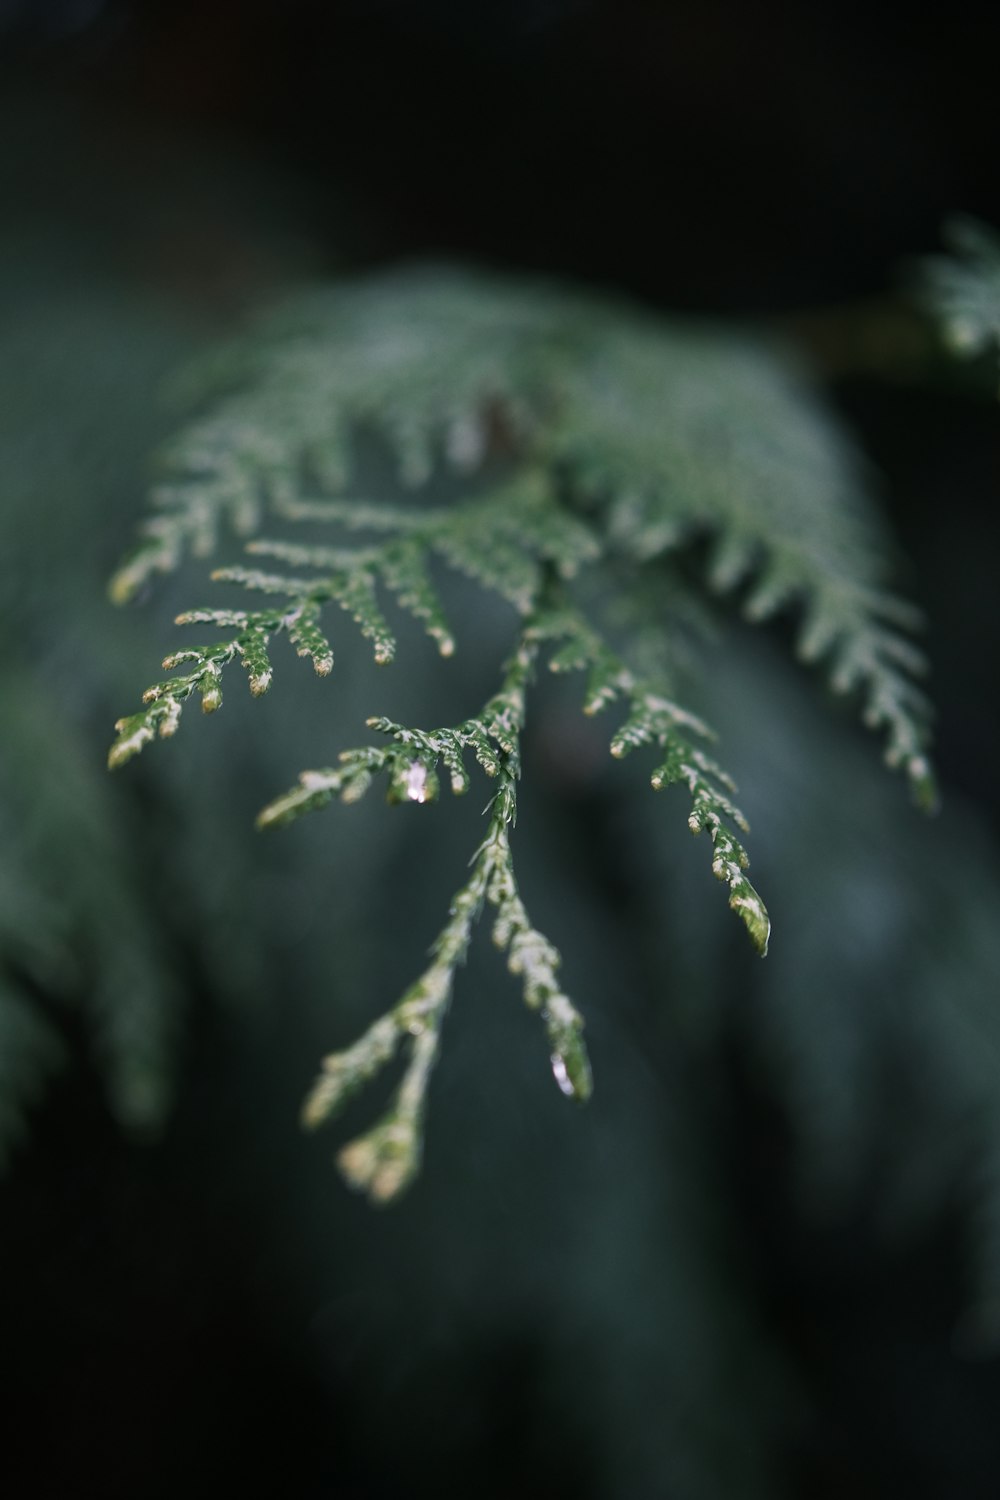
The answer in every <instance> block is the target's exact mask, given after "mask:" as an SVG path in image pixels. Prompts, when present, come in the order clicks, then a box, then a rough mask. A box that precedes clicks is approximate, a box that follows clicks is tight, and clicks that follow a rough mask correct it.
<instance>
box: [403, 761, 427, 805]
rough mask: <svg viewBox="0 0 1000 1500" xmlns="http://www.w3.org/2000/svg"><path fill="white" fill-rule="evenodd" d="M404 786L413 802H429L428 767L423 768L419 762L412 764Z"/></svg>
mask: <svg viewBox="0 0 1000 1500" xmlns="http://www.w3.org/2000/svg"><path fill="white" fill-rule="evenodd" d="M403 784H404V786H405V787H406V795H407V797H409V799H410V801H411V802H426V801H427V767H426V766H422V765H421V764H420V762H419V760H414V761H411V762H410V765H409V767H408V769H407V772H406V775H405V777H404V779H403Z"/></svg>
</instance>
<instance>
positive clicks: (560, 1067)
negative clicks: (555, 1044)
mask: <svg viewBox="0 0 1000 1500" xmlns="http://www.w3.org/2000/svg"><path fill="white" fill-rule="evenodd" d="M549 1062H550V1063H551V1064H552V1072H553V1074H554V1075H555V1080H556V1083H557V1084H558V1085H559V1087H560V1089H561V1090H562V1092H563V1093H564V1094H565V1095H566V1096H567V1098H569V1099H572V1098H573V1096H574V1094H575V1093H576V1089H575V1088H574V1087H573V1080H572V1078H570V1076H569V1070H568V1069H567V1067H566V1059H565V1058H564V1057H563V1055H562V1053H561V1052H553V1053H552V1056H551V1057H550V1058H549Z"/></svg>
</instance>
